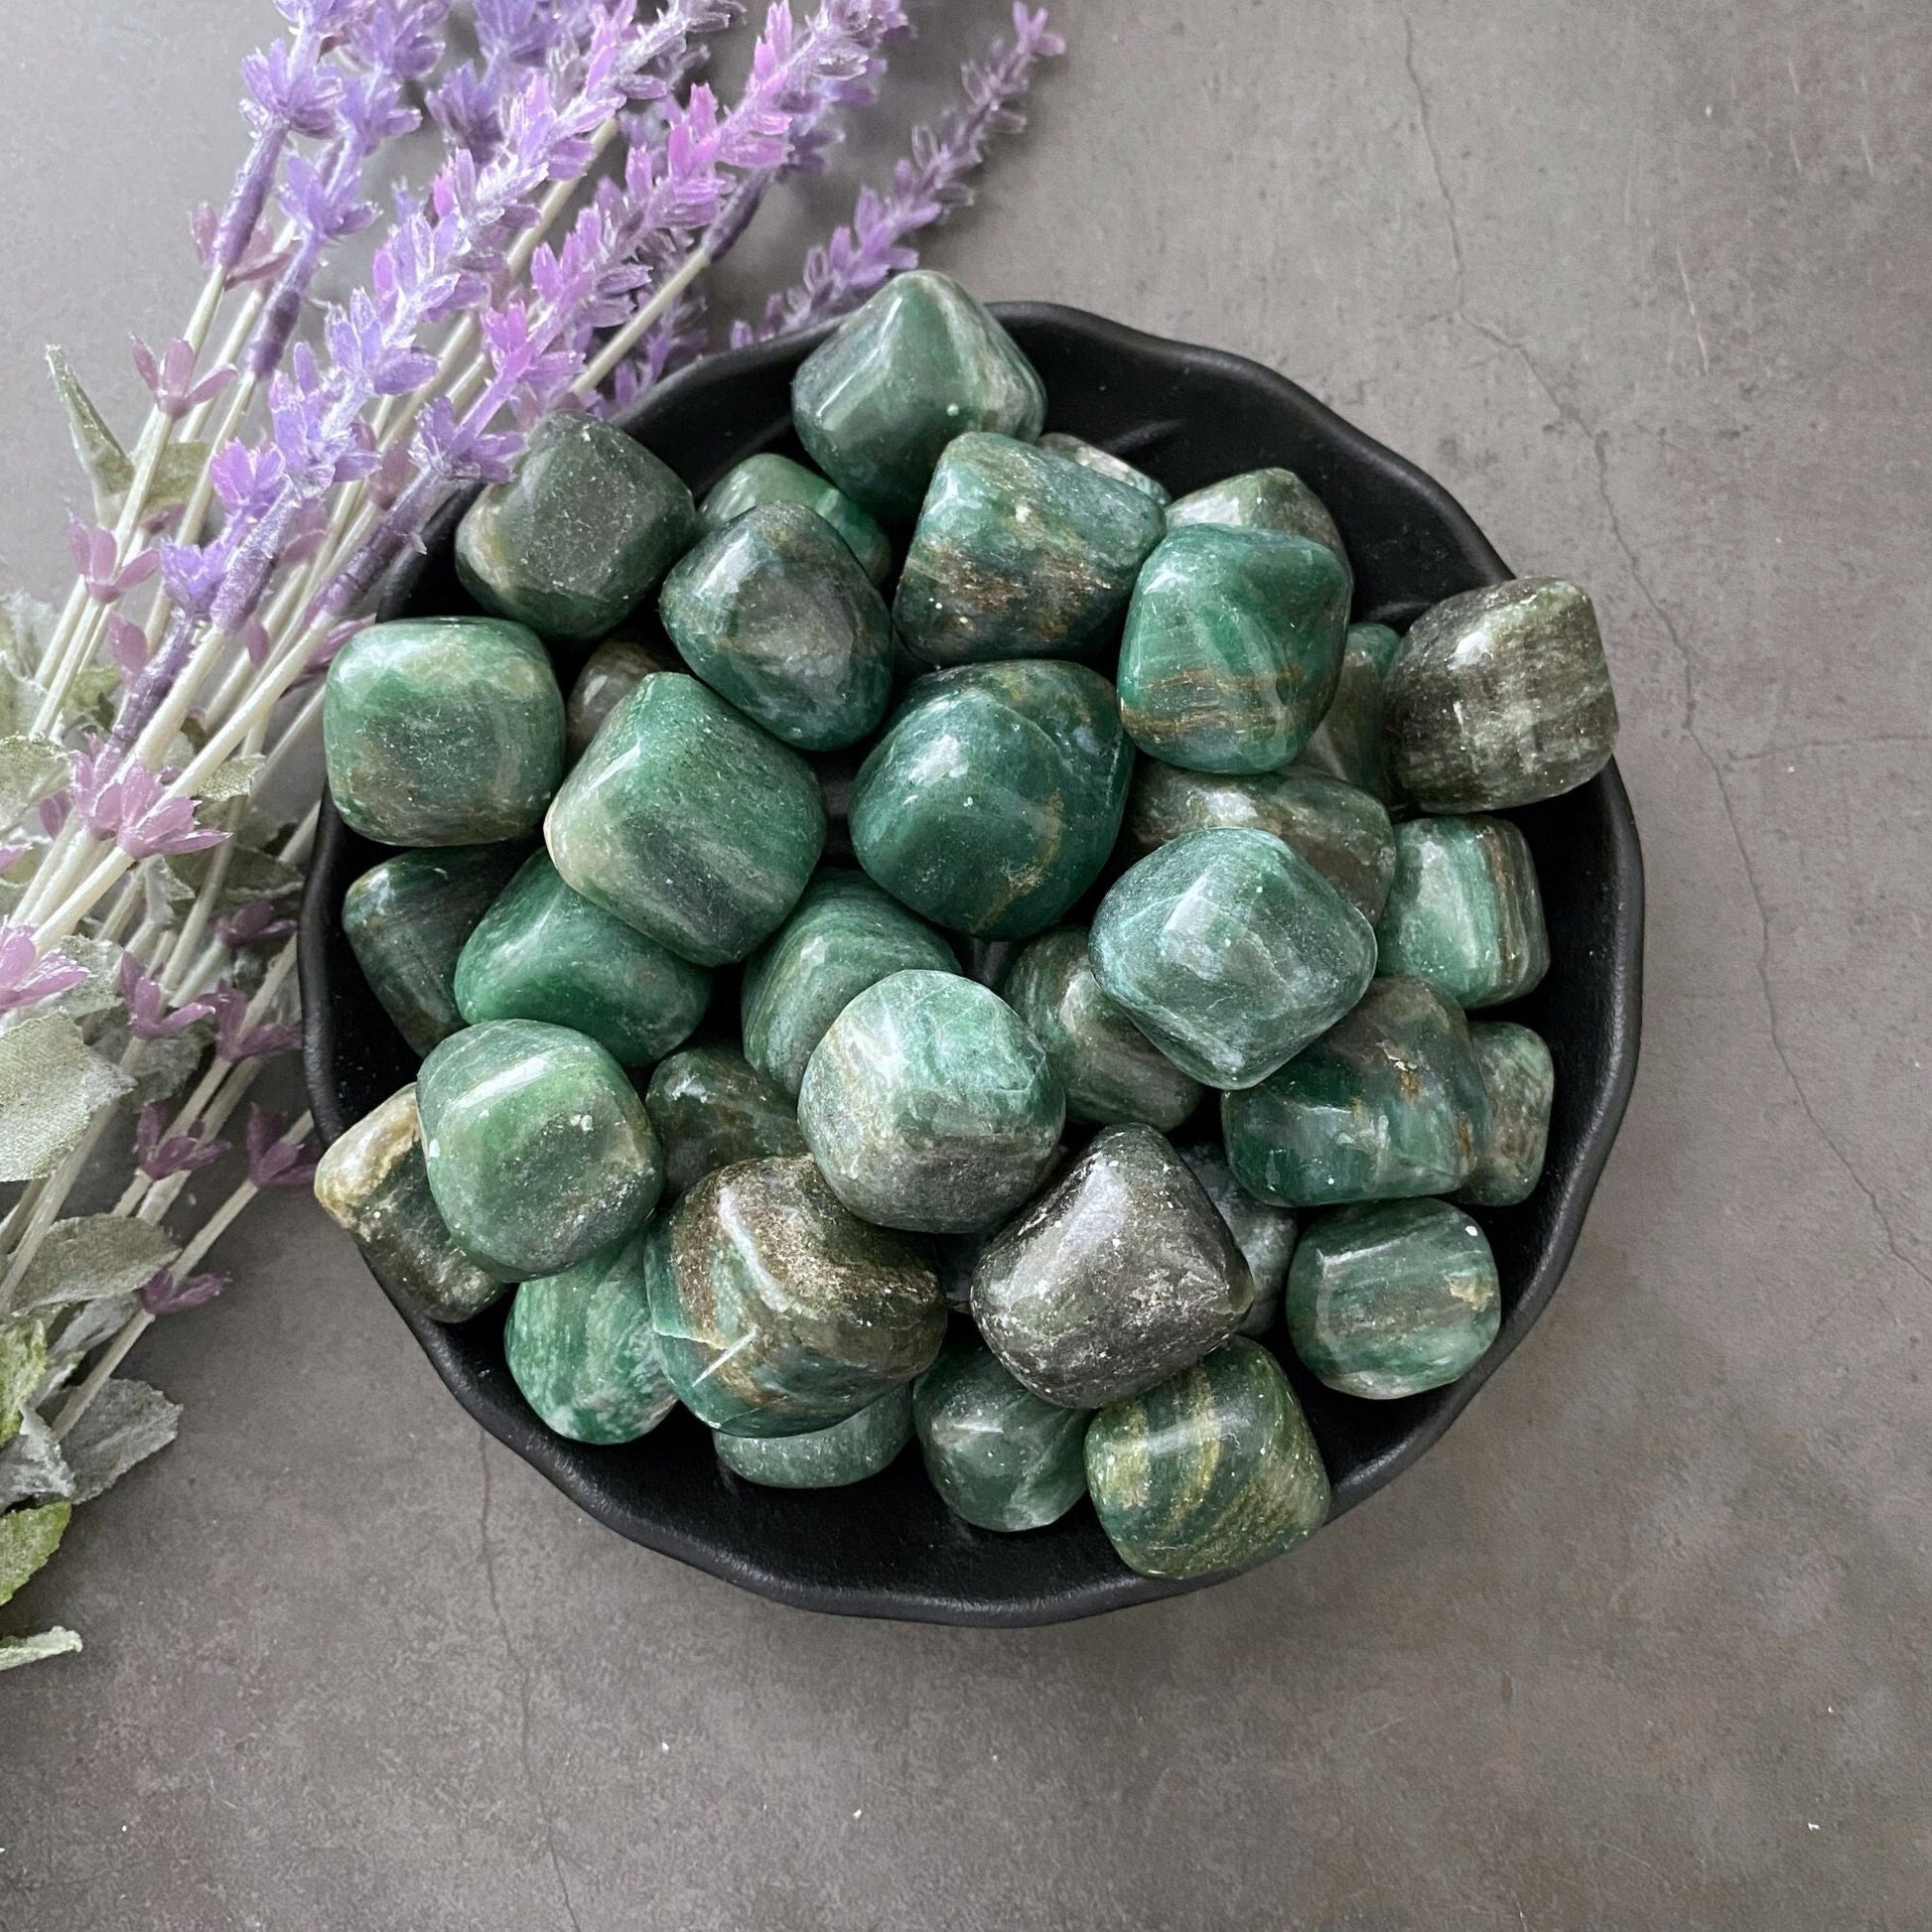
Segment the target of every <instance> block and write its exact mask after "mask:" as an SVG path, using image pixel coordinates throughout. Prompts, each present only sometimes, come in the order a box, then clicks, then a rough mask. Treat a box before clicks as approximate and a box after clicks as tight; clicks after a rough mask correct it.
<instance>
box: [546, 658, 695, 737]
mask: <svg viewBox="0 0 1932 1932" xmlns="http://www.w3.org/2000/svg"><path fill="white" fill-rule="evenodd" d="M683 668H684V666H683V664H682V663H681V662H680V661H679V659H678V655H677V653H676V652H675V651H672V650H666V649H663V648H662V647H661V646H659V645H656V644H652V643H649V642H647V641H646V640H645V639H644V638H642V637H638V636H633V635H631V634H630V633H629V632H627V631H620V632H618V634H617V635H616V636H612V637H606V638H605V640H604V641H603V642H602V643H601V644H599V645H598V647H597V648H596V649H595V650H594V651H592V652H591V654H590V655H589V656H588V657H587V658H585V660H584V668H583V669H582V670H581V671H579V672H578V673H577V681H576V683H575V684H573V685H572V686H571V687H570V696H569V698H568V699H567V700H566V701H565V704H564V762H565V764H566V765H567V766H568V765H572V764H575V763H576V762H577V760H578V759H581V758H582V757H583V756H584V754H585V753H586V752H587V751H588V750H589V749H590V744H591V740H592V739H594V738H595V737H596V736H597V735H598V733H599V732H600V731H602V730H603V728H604V721H605V719H607V718H608V717H610V715H611V714H612V712H614V711H615V710H617V708H618V706H619V704H620V703H621V702H622V700H623V699H625V698H627V697H628V696H629V695H630V694H631V692H633V691H634V690H636V688H637V687H638V685H640V684H641V683H642V682H643V681H644V679H645V678H647V677H648V676H649V675H650V674H651V672H653V671H679V670H682V669H683Z"/></svg>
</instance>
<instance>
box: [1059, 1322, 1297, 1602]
mask: <svg viewBox="0 0 1932 1932" xmlns="http://www.w3.org/2000/svg"><path fill="white" fill-rule="evenodd" d="M1086 1454H1087V1485H1088V1487H1089V1488H1090V1489H1091V1490H1092V1492H1093V1506H1094V1511H1095V1513H1096V1514H1097V1515H1098V1516H1099V1518H1100V1527H1101V1528H1102V1529H1103V1530H1105V1531H1106V1532H1107V1540H1108V1542H1110V1543H1111V1544H1112V1545H1113V1546H1114V1549H1115V1551H1116V1553H1117V1554H1118V1555H1119V1557H1120V1560H1121V1561H1122V1562H1123V1563H1124V1564H1126V1565H1127V1567H1128V1568H1129V1569H1130V1570H1137V1571H1139V1572H1140V1573H1141V1575H1142V1576H1144V1577H1206V1576H1210V1575H1212V1574H1213V1573H1214V1572H1215V1571H1220V1570H1249V1569H1252V1568H1253V1567H1254V1566H1255V1565H1256V1564H1258V1563H1266V1562H1267V1561H1268V1559H1269V1558H1270V1557H1278V1556H1281V1555H1282V1554H1283V1553H1284V1552H1285V1551H1288V1550H1292V1549H1294V1548H1295V1546H1296V1545H1297V1544H1298V1543H1301V1542H1304V1541H1305V1540H1306V1539H1307V1538H1308V1537H1310V1536H1311V1535H1313V1533H1314V1532H1315V1531H1316V1530H1318V1529H1319V1528H1320V1527H1321V1525H1322V1522H1323V1521H1324V1520H1325V1518H1326V1517H1327V1514H1328V1475H1327V1471H1326V1470H1325V1469H1323V1468H1322V1466H1321V1452H1320V1450H1319V1449H1317V1448H1316V1447H1315V1442H1314V1437H1313V1435H1312V1433H1311V1431H1310V1429H1309V1425H1308V1419H1307V1418H1306V1417H1305V1416H1304V1415H1303V1414H1302V1405H1301V1404H1300V1403H1299V1402H1297V1401H1296V1400H1295V1391H1294V1390H1293V1389H1291V1388H1290V1387H1289V1385H1288V1377H1287V1376H1286V1375H1284V1374H1283V1373H1282V1370H1281V1364H1280V1363H1279V1362H1277V1361H1276V1360H1275V1358H1274V1356H1272V1355H1271V1354H1269V1352H1268V1351H1267V1349H1265V1348H1263V1347H1261V1346H1260V1345H1259V1344H1258V1343H1255V1342H1252V1341H1247V1340H1235V1341H1230V1342H1226V1343H1224V1344H1223V1345H1222V1346H1221V1347H1219V1348H1217V1349H1216V1350H1215V1351H1214V1352H1213V1354H1211V1355H1209V1356H1208V1357H1207V1358H1206V1360H1205V1361H1202V1362H1198V1363H1196V1364H1195V1365H1194V1366H1193V1367H1191V1368H1185V1369H1182V1370H1181V1371H1180V1373H1179V1374H1177V1375H1174V1376H1171V1377H1170V1378H1169V1379H1168V1380H1167V1381H1165V1382H1163V1383H1161V1384H1160V1385H1159V1386H1158V1387H1156V1388H1152V1389H1149V1390H1148V1391H1147V1392H1146V1393H1145V1394H1144V1395H1137V1396H1134V1397H1132V1398H1130V1399H1129V1400H1127V1401H1124V1402H1116V1403H1113V1404H1111V1405H1110V1406H1109V1407H1107V1408H1105V1409H1103V1410H1101V1412H1100V1413H1099V1415H1097V1416H1095V1417H1094V1419H1093V1422H1092V1424H1091V1426H1090V1427H1089V1428H1088V1430H1087V1443H1086Z"/></svg>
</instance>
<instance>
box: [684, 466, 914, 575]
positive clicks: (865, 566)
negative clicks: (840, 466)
mask: <svg viewBox="0 0 1932 1932" xmlns="http://www.w3.org/2000/svg"><path fill="white" fill-rule="evenodd" d="M760 503H802V504H803V505H804V506H805V508H807V509H808V510H811V511H814V512H815V513H816V514H817V515H819V516H822V517H823V518H824V519H825V520H826V522H828V523H829V524H830V525H831V526H832V528H833V529H835V530H836V531H837V532H838V533H839V535H840V536H841V537H843V538H844V539H845V542H846V544H847V546H848V547H849V548H850V550H851V552H852V554H853V555H854V556H855V557H857V558H858V560H859V567H860V568H861V569H862V570H863V571H864V572H865V573H866V575H867V576H868V577H870V578H871V579H872V581H873V582H874V583H875V584H883V583H884V582H885V581H886V579H887V578H888V577H890V576H891V575H892V574H893V546H892V543H891V540H890V539H889V538H888V537H887V535H886V532H885V531H884V530H882V529H881V528H880V527H879V525H878V524H877V523H875V522H874V521H873V520H872V518H871V517H869V516H868V515H867V514H866V513H865V511H864V510H862V509H861V508H860V507H859V505H858V504H857V503H855V502H854V501H853V500H852V498H851V497H850V496H848V495H847V494H846V493H845V491H844V490H842V489H841V488H839V486H838V485H837V484H836V483H827V482H826V481H825V479H824V478H823V477H820V476H816V475H814V474H813V473H812V472H811V471H809V470H807V469H806V468H805V466H804V465H803V464H802V463H793V462H792V460H791V459H790V457H788V456H777V455H774V454H772V453H770V452H766V453H765V454H764V455H762V456H748V457H747V458H746V459H745V461H744V462H743V463H740V464H737V465H735V466H734V467H733V468H732V469H730V470H728V471H726V473H725V475H724V478H723V480H722V481H721V482H720V483H718V484H717V485H716V486H715V487H714V488H713V490H712V492H711V494H710V495H709V496H707V497H706V498H705V499H704V520H705V527H706V528H707V529H711V530H722V529H723V528H724V527H725V525H726V524H727V523H729V522H730V521H731V520H732V519H733V518H734V517H737V516H743V515H744V514H745V512H746V511H747V510H752V509H757V508H758V507H759V504H760Z"/></svg>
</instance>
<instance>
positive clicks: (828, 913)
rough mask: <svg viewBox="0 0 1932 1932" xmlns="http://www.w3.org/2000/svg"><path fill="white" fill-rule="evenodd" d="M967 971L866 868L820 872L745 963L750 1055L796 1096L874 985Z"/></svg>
mask: <svg viewBox="0 0 1932 1932" xmlns="http://www.w3.org/2000/svg"><path fill="white" fill-rule="evenodd" d="M958 968H959V962H958V961H957V960H956V959H955V958H954V957H953V954H952V949H951V947H949V946H948V945H947V944H946V942H945V941H944V940H943V939H942V938H940V937H939V935H938V934H937V933H936V932H934V931H933V930H932V928H931V927H930V926H928V925H923V924H921V923H920V922H919V921H918V920H917V919H915V918H914V917H913V916H912V915H911V913H910V912H908V911H906V909H905V908H904V906H902V905H900V904H899V903H898V901H897V899H895V898H892V897H889V896H888V895H887V894H885V893H882V892H881V891H880V890H879V888H878V887H877V886H875V885H874V884H873V883H872V881H871V880H870V879H868V878H867V877H866V876H865V875H864V874H863V873H857V872H824V873H820V874H819V876H818V877H817V878H816V879H814V880H813V881H812V883H811V884H810V885H809V886H807V887H806V888H805V897H803V898H801V899H800V900H799V901H798V907H797V910H796V911H794V912H793V913H792V915H791V917H790V918H788V919H787V920H786V921H785V922H784V924H783V925H781V926H780V927H779V928H778V930H777V932H776V934H775V935H774V936H773V937H772V939H771V940H770V942H769V943H768V944H767V945H766V946H765V947H764V948H763V950H762V951H760V952H759V953H757V954H755V955H754V956H753V958H752V959H751V960H749V961H748V962H747V964H746V967H745V991H744V998H743V1000H742V1002H741V1004H740V1009H739V1014H740V1020H741V1023H742V1026H743V1030H744V1035H745V1057H746V1058H747V1059H748V1060H750V1061H751V1062H752V1064H753V1065H754V1066H755V1067H757V1068H758V1069H759V1072H760V1073H762V1074H763V1075H764V1076H765V1078H766V1079H768V1080H769V1081H770V1082H771V1083H772V1084H773V1085H774V1086H776V1087H779V1088H781V1089H783V1091H784V1092H786V1093H788V1094H793V1095H795V1094H796V1093H797V1092H798V1083H799V1082H800V1081H801V1080H802V1079H803V1078H804V1077H805V1062H806V1061H807V1060H808V1059H810V1058H811V1056H812V1048H813V1047H814V1046H816V1045H817V1044H818V1042H819V1041H820V1040H821V1039H823V1038H824V1037H825V1030H826V1028H827V1027H829V1026H830V1025H831V1024H832V1022H833V1021H834V1020H836V1019H837V1018H838V1017H839V1015H840V1014H841V1013H843V1012H844V1011H845V1009H846V1008H847V1007H848V1006H850V1005H851V1004H852V1002H853V1001H854V1000H856V999H857V998H858V997H859V995H860V994H861V993H863V992H864V991H865V990H866V988H867V987H869V986H873V985H876V984H877V983H878V982H879V981H880V980H883V979H885V978H886V977H887V975H888V974H891V973H903V972H911V971H914V970H924V971H928V972H935V973H951V972H957V971H958Z"/></svg>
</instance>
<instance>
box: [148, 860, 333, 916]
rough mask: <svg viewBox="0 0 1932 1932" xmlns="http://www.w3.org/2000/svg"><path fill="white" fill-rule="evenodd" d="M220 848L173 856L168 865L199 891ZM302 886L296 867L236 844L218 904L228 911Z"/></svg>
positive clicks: (280, 895) (288, 892)
mask: <svg viewBox="0 0 1932 1932" xmlns="http://www.w3.org/2000/svg"><path fill="white" fill-rule="evenodd" d="M219 850H221V848H220V847H219V846H213V847H210V848H208V850H207V851H204V852H184V853H181V854H179V855H178V856H176V857H173V858H170V859H169V860H168V861H167V865H168V867H169V869H170V870H171V871H173V872H174V873H176V874H177V875H178V876H179V877H180V878H181V879H182V880H183V881H185V882H186V883H187V885H188V886H190V887H191V888H192V889H193V890H194V891H196V892H200V891H201V889H202V887H203V885H204V884H205V883H206V881H207V874H208V864H209V862H210V860H211V859H212V857H213V855H214V853H215V852H218V851H219ZM301 889H302V875H301V873H300V872H298V871H297V870H296V869H295V867H293V866H285V865H284V864H283V863H282V862H281V860H279V859H273V858H270V857H269V855H268V854H267V853H266V852H258V851H256V850H255V849H254V848H253V847H252V846H246V845H241V844H239V843H236V844H234V849H233V854H232V856H231V857H230V859H229V861H228V871H227V876H226V878H224V879H223V880H222V882H221V893H220V897H218V898H217V899H216V901H215V903H216V905H217V907H218V908H219V909H220V910H221V911H223V912H227V911H231V910H232V909H233V908H234V907H235V906H237V905H248V904H252V903H253V901H254V900H256V899H258V898H281V897H285V896H287V895H288V894H290V893H296V892H300V891H301Z"/></svg>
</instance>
